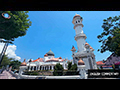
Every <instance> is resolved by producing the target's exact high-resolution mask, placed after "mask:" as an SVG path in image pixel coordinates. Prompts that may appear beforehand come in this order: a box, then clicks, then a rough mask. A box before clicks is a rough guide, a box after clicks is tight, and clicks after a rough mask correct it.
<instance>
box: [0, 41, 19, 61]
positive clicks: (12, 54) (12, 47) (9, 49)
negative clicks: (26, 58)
mask: <svg viewBox="0 0 120 90" xmlns="http://www.w3.org/2000/svg"><path fill="white" fill-rule="evenodd" d="M3 47H4V43H0V53H1V52H2V49H3ZM15 50H16V46H15V45H8V47H7V50H6V53H5V54H8V57H9V58H15V59H16V60H20V59H21V57H19V56H17V55H16V54H15Z"/></svg>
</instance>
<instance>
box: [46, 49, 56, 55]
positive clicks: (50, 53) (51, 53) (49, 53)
mask: <svg viewBox="0 0 120 90" xmlns="http://www.w3.org/2000/svg"><path fill="white" fill-rule="evenodd" d="M46 54H47V55H48V56H49V55H54V53H53V52H52V51H51V49H50V51H49V52H47V53H46Z"/></svg>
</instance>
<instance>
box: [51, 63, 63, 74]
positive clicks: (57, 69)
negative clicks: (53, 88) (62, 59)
mask: <svg viewBox="0 0 120 90" xmlns="http://www.w3.org/2000/svg"><path fill="white" fill-rule="evenodd" d="M63 70H64V69H63V66H62V65H61V64H60V63H57V64H56V65H55V67H54V72H53V75H54V76H62V75H63Z"/></svg>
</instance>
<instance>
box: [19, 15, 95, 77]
mask: <svg viewBox="0 0 120 90" xmlns="http://www.w3.org/2000/svg"><path fill="white" fill-rule="evenodd" d="M82 21H83V18H82V17H81V16H80V15H79V14H76V15H75V16H74V17H73V20H72V23H73V24H74V29H75V33H76V35H75V37H74V38H75V40H76V42H77V48H78V50H76V48H75V47H74V46H73V47H72V49H71V51H72V57H73V60H72V64H77V67H78V70H79V73H80V76H81V78H82V79H85V78H86V73H88V69H97V64H96V60H95V55H94V52H93V51H94V49H93V48H92V47H91V46H90V45H89V44H88V43H87V42H86V41H85V40H86V38H87V37H86V35H85V34H84V32H83V29H82V28H83V24H82ZM54 56H55V55H54V53H53V52H52V51H51V50H50V51H49V52H47V53H46V54H45V55H44V58H38V59H36V60H33V61H32V60H29V61H28V62H27V63H26V65H27V66H28V68H29V71H31V70H54V66H55V65H56V64H57V63H60V64H61V65H62V66H63V68H64V69H67V65H68V64H67V62H66V59H62V58H61V57H59V58H55V57H54ZM68 61H69V60H68ZM22 64H23V65H22ZM22 64H21V66H24V64H25V61H24V63H22Z"/></svg>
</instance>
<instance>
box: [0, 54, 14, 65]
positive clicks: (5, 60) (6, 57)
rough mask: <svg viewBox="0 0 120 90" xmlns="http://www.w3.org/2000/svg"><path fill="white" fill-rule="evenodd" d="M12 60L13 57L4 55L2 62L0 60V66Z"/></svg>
mask: <svg viewBox="0 0 120 90" xmlns="http://www.w3.org/2000/svg"><path fill="white" fill-rule="evenodd" d="M12 60H14V59H13V58H8V56H7V55H4V58H3V60H2V62H1V65H0V67H1V66H7V65H9V64H10V62H11V61H12Z"/></svg>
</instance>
